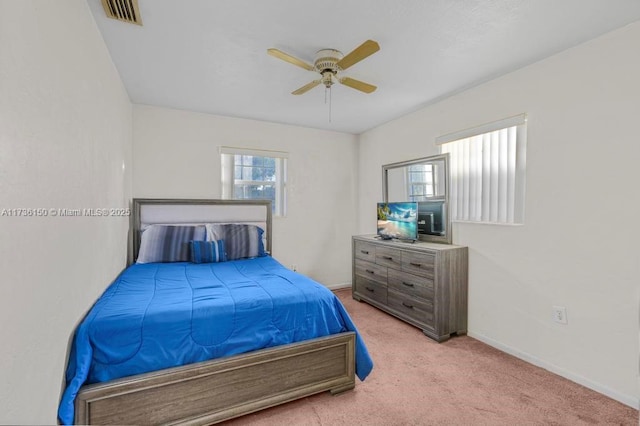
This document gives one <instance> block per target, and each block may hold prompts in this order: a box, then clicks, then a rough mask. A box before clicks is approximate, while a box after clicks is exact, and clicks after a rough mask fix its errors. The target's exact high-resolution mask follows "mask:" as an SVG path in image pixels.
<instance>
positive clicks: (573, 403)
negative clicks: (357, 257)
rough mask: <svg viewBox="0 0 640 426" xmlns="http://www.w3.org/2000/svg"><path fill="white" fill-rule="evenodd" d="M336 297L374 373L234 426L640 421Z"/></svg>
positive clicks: (504, 361)
mask: <svg viewBox="0 0 640 426" xmlns="http://www.w3.org/2000/svg"><path fill="white" fill-rule="evenodd" d="M336 294H337V295H338V297H340V299H341V300H342V302H343V303H344V305H345V307H346V309H347V311H348V312H349V314H350V315H351V317H352V319H353V321H354V322H355V324H356V326H357V327H358V329H359V331H360V333H361V334H362V337H363V338H364V341H365V343H366V344H367V347H368V348H369V352H370V353H371V356H372V358H373V361H374V364H375V365H374V368H373V371H372V373H371V375H370V376H369V377H368V378H367V379H366V380H365V381H364V382H360V381H358V380H357V379H356V388H355V389H354V390H353V391H349V392H345V393H343V394H341V395H338V396H332V395H331V394H329V393H328V392H324V393H321V394H317V395H314V396H311V397H307V398H302V399H300V400H297V401H293V402H290V403H288V404H283V405H280V406H277V407H274V408H270V409H267V410H263V411H260V412H257V413H254V414H248V415H246V416H243V417H240V418H237V419H234V420H231V421H229V422H227V423H226V424H227V425H235V426H241V425H325V426H328V425H359V424H363V425H638V424H639V422H638V411H637V410H634V409H633V408H631V407H628V406H626V405H624V404H621V403H619V402H617V401H615V400H612V399H610V398H608V397H606V396H603V395H601V394H599V393H597V392H594V391H592V390H590V389H587V388H585V387H583V386H581V385H578V384H576V383H573V382H571V381H569V380H567V379H564V378H562V377H560V376H558V375H556V374H553V373H551V372H549V371H546V370H544V369H542V368H539V367H536V366H534V365H531V364H529V363H527V362H524V361H522V360H520V359H518V358H515V357H513V356H511V355H508V354H506V353H504V352H501V351H499V350H497V349H494V348H492V347H490V346H488V345H486V344H484V343H482V342H480V341H478V340H475V339H473V338H471V337H468V336H458V337H453V338H451V339H450V340H448V341H447V342H444V343H436V342H435V341H433V340H431V339H429V338H427V337H426V336H424V335H423V334H422V332H421V331H420V330H419V329H418V328H415V327H413V326H411V325H408V324H406V323H404V322H402V321H400V320H398V319H396V318H394V317H392V316H390V315H388V314H385V313H384V312H382V311H380V310H378V309H376V308H374V307H372V306H370V305H368V304H366V303H359V302H356V301H355V300H353V299H352V298H351V291H350V290H349V289H345V290H338V291H336Z"/></svg>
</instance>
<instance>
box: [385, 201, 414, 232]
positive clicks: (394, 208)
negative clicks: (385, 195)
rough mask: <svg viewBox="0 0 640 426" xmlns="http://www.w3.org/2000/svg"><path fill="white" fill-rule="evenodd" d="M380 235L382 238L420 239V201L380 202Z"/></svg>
mask: <svg viewBox="0 0 640 426" xmlns="http://www.w3.org/2000/svg"><path fill="white" fill-rule="evenodd" d="M378 235H379V236H380V238H382V239H391V238H397V239H400V240H410V241H415V240H417V239H418V203H412V202H397V203H378Z"/></svg>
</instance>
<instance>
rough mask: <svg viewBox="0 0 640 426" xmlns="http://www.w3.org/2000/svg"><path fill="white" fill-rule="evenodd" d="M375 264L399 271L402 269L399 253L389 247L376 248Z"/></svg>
mask: <svg viewBox="0 0 640 426" xmlns="http://www.w3.org/2000/svg"><path fill="white" fill-rule="evenodd" d="M376 263H377V264H378V265H384V266H388V267H390V268H398V269H400V268H401V267H402V255H401V252H400V251H399V250H396V249H394V248H391V247H376Z"/></svg>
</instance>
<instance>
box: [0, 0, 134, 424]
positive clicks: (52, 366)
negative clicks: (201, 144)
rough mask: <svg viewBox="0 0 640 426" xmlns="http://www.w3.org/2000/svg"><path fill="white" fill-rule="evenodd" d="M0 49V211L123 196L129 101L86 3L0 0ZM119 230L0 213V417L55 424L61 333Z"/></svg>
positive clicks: (122, 224)
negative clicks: (8, 215) (1, 214)
mask: <svg viewBox="0 0 640 426" xmlns="http://www.w3.org/2000/svg"><path fill="white" fill-rule="evenodd" d="M0 52H2V53H1V54H0V211H2V209H10V208H22V207H24V208H44V209H47V210H48V209H50V208H53V209H55V208H85V207H86V208H103V207H104V208H107V207H127V206H128V200H129V199H130V197H131V176H130V170H131V144H132V142H131V131H132V130H131V128H132V118H131V115H132V114H131V104H130V102H129V99H128V97H127V94H126V92H125V90H124V87H123V86H122V83H121V81H120V78H119V76H118V74H117V73H116V70H115V68H114V66H113V64H112V62H111V59H110V57H109V55H108V53H107V50H106V47H105V45H104V42H103V40H102V38H101V36H100V34H99V32H98V30H97V27H96V25H95V22H94V21H93V18H92V16H91V14H90V12H89V9H88V7H87V4H86V3H85V2H84V1H82V0H72V1H64V2H61V1H55V2H54V1H38V0H33V1H29V0H20V1H8V0H7V1H0ZM123 163H124V165H125V167H126V170H125V171H123ZM127 230H128V218H113V217H108V218H90V217H51V216H49V217H38V218H35V217H7V216H0V235H1V236H0V281H1V283H2V285H0V324H1V326H0V342H1V343H0V345H1V347H2V349H0V407H1V408H0V423H1V424H55V423H56V417H57V414H56V411H57V405H58V401H59V398H60V393H61V386H62V380H63V374H64V368H65V363H66V358H67V344H68V341H69V339H70V337H71V333H72V332H73V330H74V328H75V325H76V323H77V322H78V321H79V320H80V319H81V318H82V316H83V315H84V313H85V311H86V310H88V309H89V308H90V307H91V305H92V303H93V302H94V301H95V299H96V298H97V297H98V295H99V294H100V293H101V292H102V291H103V290H104V288H105V287H106V286H107V285H108V284H109V283H110V281H111V280H112V279H113V278H115V276H116V275H117V274H118V273H119V272H120V271H121V269H122V268H123V267H124V266H125V260H126V237H127Z"/></svg>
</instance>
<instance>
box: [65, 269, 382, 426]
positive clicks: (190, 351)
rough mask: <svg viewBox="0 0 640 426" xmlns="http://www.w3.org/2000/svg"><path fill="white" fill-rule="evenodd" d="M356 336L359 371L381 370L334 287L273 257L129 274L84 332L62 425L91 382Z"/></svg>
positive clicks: (71, 367) (73, 359) (76, 347)
mask: <svg viewBox="0 0 640 426" xmlns="http://www.w3.org/2000/svg"><path fill="white" fill-rule="evenodd" d="M347 330H349V331H355V332H356V374H357V376H358V378H360V380H364V379H365V377H367V375H368V374H369V372H370V371H371V369H372V368H373V362H372V361H371V358H370V356H369V353H368V351H367V348H366V347H365V345H364V342H363V341H362V339H361V337H360V335H359V334H358V333H357V330H356V327H355V326H354V324H353V322H352V321H351V319H350V318H349V315H348V314H347V312H346V311H345V309H344V307H343V306H342V303H341V302H340V301H339V300H338V298H337V297H336V296H335V295H334V294H333V293H332V292H331V291H329V290H328V289H327V288H326V287H324V286H322V285H320V284H318V283H316V282H315V281H313V280H311V279H310V278H307V277H305V276H303V275H300V274H298V273H296V272H293V271H290V270H288V269H286V268H285V267H283V266H282V265H281V264H280V263H278V262H277V261H276V260H274V259H273V258H271V257H260V258H256V259H246V260H235V261H230V262H222V263H206V264H194V263H184V262H180V263H148V264H135V265H132V266H130V267H129V268H127V269H126V270H125V271H124V272H122V274H121V275H120V276H119V277H118V278H117V279H116V280H115V281H114V282H113V284H111V286H109V288H107V290H106V291H105V292H104V294H103V295H102V296H101V297H100V298H99V299H98V301H97V302H96V304H95V305H94V306H93V308H91V310H90V311H89V313H88V314H87V316H86V317H85V319H84V320H83V321H82V323H81V324H80V325H79V326H78V329H77V330H76V334H75V337H74V341H73V344H72V348H71V353H70V356H69V364H68V368H67V374H66V380H67V386H66V389H65V391H64V394H63V397H62V401H61V402H60V407H59V410H58V416H59V417H60V421H61V422H62V423H64V424H71V423H73V420H74V401H75V397H76V395H77V393H78V391H79V389H80V387H81V386H82V385H84V384H89V383H96V382H104V381H108V380H113V379H117V378H120V377H125V376H130V375H134V374H140V373H145V372H149V371H155V370H160V369H163V368H170V367H176V366H179V365H185V364H190V363H194V362H199V361H205V360H209V359H212V358H218V357H223V356H228V355H235V354H240V353H243V352H249V351H253V350H257V349H262V348H268V347H272V346H278V345H283V344H286V343H292V342H298V341H302V340H307V339H312V338H316V337H321V336H327V335H330V334H335V333H340V332H343V331H347Z"/></svg>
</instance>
